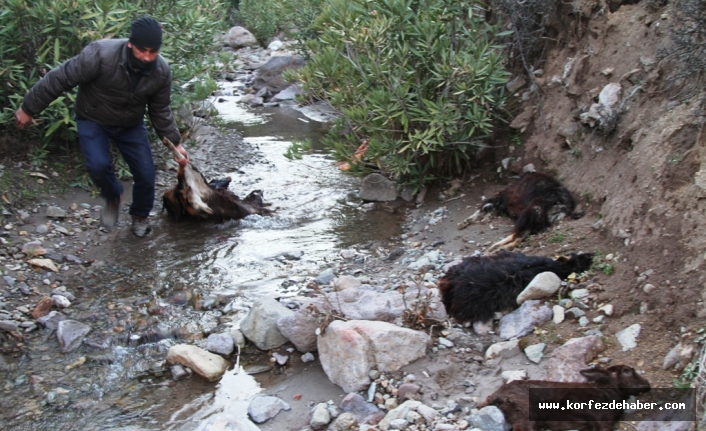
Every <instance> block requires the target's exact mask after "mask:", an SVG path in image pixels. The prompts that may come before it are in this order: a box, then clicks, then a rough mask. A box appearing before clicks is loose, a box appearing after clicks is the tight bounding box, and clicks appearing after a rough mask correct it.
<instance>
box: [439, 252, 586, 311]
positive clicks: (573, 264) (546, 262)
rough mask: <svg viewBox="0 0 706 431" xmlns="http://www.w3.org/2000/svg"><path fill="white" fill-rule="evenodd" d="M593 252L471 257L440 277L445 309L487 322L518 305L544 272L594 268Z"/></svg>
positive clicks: (565, 274) (562, 275) (566, 272)
mask: <svg viewBox="0 0 706 431" xmlns="http://www.w3.org/2000/svg"><path fill="white" fill-rule="evenodd" d="M592 261H593V255H592V254H591V253H570V254H569V255H568V256H560V257H558V258H557V259H552V258H550V257H545V256H527V255H525V254H522V253H517V252H511V251H505V250H503V251H501V252H500V253H497V254H494V255H490V256H471V257H467V258H465V259H463V261H462V262H461V263H459V264H458V265H454V266H452V267H451V268H449V270H448V271H447V272H446V274H444V276H443V277H441V279H440V280H439V293H441V299H442V302H443V303H444V307H446V312H447V313H448V314H449V315H450V316H452V317H454V318H455V319H456V320H458V321H459V322H463V323H466V322H471V323H475V322H486V321H488V320H490V319H491V318H492V317H493V313H495V312H496V311H506V310H514V309H515V308H517V295H519V294H520V293H521V292H522V291H523V290H524V289H525V287H527V285H528V284H529V283H530V282H531V281H532V279H533V278H534V277H535V276H536V275H537V274H540V273H542V272H547V271H550V272H553V273H555V274H556V275H557V276H558V277H559V278H561V279H564V278H566V277H568V276H569V275H570V274H571V273H572V272H575V273H580V272H583V271H586V270H587V269H589V268H590V267H591V262H592Z"/></svg>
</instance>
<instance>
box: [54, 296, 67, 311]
mask: <svg viewBox="0 0 706 431" xmlns="http://www.w3.org/2000/svg"><path fill="white" fill-rule="evenodd" d="M51 302H52V303H53V304H54V305H56V306H57V307H59V308H69V307H70V306H71V301H69V298H67V297H65V296H61V295H52V297H51Z"/></svg>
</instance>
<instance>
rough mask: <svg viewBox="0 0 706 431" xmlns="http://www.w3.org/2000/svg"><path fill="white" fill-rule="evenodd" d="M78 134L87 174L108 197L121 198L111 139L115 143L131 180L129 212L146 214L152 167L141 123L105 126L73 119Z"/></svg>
mask: <svg viewBox="0 0 706 431" xmlns="http://www.w3.org/2000/svg"><path fill="white" fill-rule="evenodd" d="M76 123H77V124H78V138H79V142H80V144H81V151H82V152H83V159H84V162H85V164H86V168H87V169H88V174H89V175H90V176H91V179H92V180H93V182H94V183H95V184H96V186H98V188H99V189H100V191H101V196H103V197H104V198H105V199H106V200H108V201H114V200H116V199H120V196H121V195H122V194H123V185H122V184H121V183H120V181H118V179H117V178H116V177H115V169H114V168H113V162H112V161H111V159H110V141H111V140H112V141H113V143H115V145H116V146H117V147H118V150H120V154H122V156H123V159H124V160H125V162H126V163H127V165H128V166H129V167H130V173H131V174H132V178H133V181H134V185H133V188H132V204H131V205H130V214H131V215H134V216H138V217H147V216H149V215H150V211H152V207H153V206H154V193H155V192H154V188H155V184H154V183H155V176H156V173H155V168H154V160H153V158H152V149H151V148H150V141H149V138H148V137H147V129H146V128H145V124H144V123H140V124H138V125H137V126H134V127H106V126H101V125H100V124H98V123H95V122H93V121H88V120H82V119H78V118H77V119H76Z"/></svg>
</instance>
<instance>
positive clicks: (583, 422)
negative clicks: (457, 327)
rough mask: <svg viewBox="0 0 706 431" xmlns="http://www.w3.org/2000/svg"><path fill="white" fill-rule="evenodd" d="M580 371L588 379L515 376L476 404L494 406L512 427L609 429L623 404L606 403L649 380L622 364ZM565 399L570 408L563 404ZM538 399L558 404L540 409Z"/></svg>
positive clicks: (525, 430)
mask: <svg viewBox="0 0 706 431" xmlns="http://www.w3.org/2000/svg"><path fill="white" fill-rule="evenodd" d="M581 375H583V376H584V377H585V378H586V379H588V382H586V383H568V382H551V381H546V380H515V381H512V382H510V383H506V384H504V385H503V386H501V387H500V388H499V389H498V390H497V391H495V392H494V393H493V394H491V395H489V396H488V398H486V400H485V401H483V402H482V403H481V404H480V405H479V406H478V407H479V408H483V407H485V406H489V405H494V406H496V407H498V408H499V409H500V410H501V411H502V412H503V415H504V416H505V421H506V422H508V423H510V424H512V431H539V430H540V429H551V430H557V431H558V430H581V431H589V430H590V431H612V430H613V428H614V426H615V423H616V422H617V421H618V420H619V419H620V416H621V415H622V414H623V408H614V407H610V405H611V403H620V402H622V401H623V400H625V399H627V398H628V397H629V396H631V395H638V394H640V393H642V392H645V391H647V390H649V389H650V382H648V381H647V380H646V379H645V378H643V377H642V376H640V375H639V374H638V373H637V372H636V371H635V370H634V369H633V368H631V367H628V366H626V365H613V366H612V367H609V368H607V369H603V368H600V367H596V368H589V369H586V370H582V371H581ZM567 402H568V403H571V405H572V406H573V407H574V408H571V409H569V408H564V406H566V405H567ZM539 403H542V404H544V405H545V407H546V405H547V404H550V403H558V404H559V405H560V406H561V408H557V409H551V410H548V409H540V408H539ZM597 404H600V406H597ZM599 407H600V408H599Z"/></svg>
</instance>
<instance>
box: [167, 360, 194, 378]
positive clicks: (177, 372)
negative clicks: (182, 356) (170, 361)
mask: <svg viewBox="0 0 706 431" xmlns="http://www.w3.org/2000/svg"><path fill="white" fill-rule="evenodd" d="M170 371H171V372H172V379H174V380H183V379H185V378H187V377H189V376H190V375H191V372H190V371H191V370H189V369H188V368H185V367H182V366H181V365H179V364H176V365H172V366H171V368H170Z"/></svg>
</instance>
